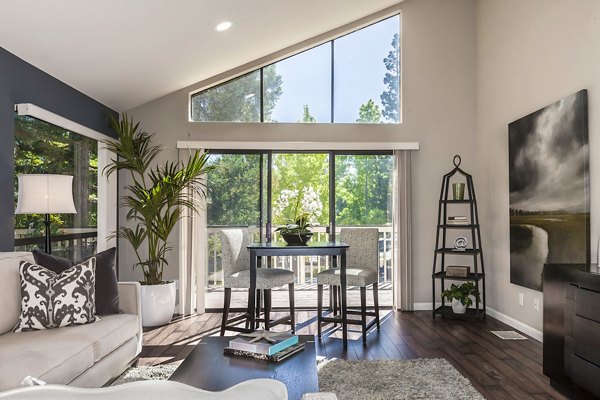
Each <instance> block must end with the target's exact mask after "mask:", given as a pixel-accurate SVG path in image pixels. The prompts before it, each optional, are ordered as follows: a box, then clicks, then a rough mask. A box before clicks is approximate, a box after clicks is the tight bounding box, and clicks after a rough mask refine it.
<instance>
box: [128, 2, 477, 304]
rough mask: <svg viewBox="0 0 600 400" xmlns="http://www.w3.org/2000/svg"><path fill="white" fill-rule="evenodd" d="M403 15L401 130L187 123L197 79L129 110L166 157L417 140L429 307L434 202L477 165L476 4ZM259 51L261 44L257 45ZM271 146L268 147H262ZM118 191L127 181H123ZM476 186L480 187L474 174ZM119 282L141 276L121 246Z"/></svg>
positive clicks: (418, 213)
mask: <svg viewBox="0 0 600 400" xmlns="http://www.w3.org/2000/svg"><path fill="white" fill-rule="evenodd" d="M398 9H400V10H401V11H402V67H403V71H402V79H403V81H402V82H403V87H402V96H403V123H402V124H400V125H381V126H370V125H353V124H352V125H350V124H345V125H342V124H336V125H332V124H306V125H303V124H247V123H190V122H188V114H187V113H188V111H187V110H188V94H189V92H190V91H192V90H194V89H197V88H200V87H203V86H206V85H207V84H209V83H210V82H207V81H205V82H199V83H198V84H196V85H193V86H190V87H188V88H185V89H182V90H180V91H178V92H175V93H172V94H170V95H167V96H165V97H162V98H160V99H157V100H155V101H152V102H150V103H147V104H145V105H142V106H140V107H137V108H135V109H133V110H129V111H128V113H129V114H130V115H132V116H133V117H134V118H135V119H136V120H139V121H141V125H142V127H143V128H144V129H145V130H147V131H149V132H159V134H158V135H157V137H156V138H157V140H159V141H160V142H162V143H163V144H164V145H165V146H166V147H167V150H166V151H165V152H164V155H163V157H162V159H163V160H165V159H167V158H170V159H176V158H177V151H176V149H175V146H176V141H177V140H236V141H242V142H243V141H248V140H252V141H266V142H268V141H270V140H293V139H295V138H298V137H301V138H302V139H303V140H311V141H365V142H370V141H374V142H381V141H418V142H420V145H421V150H419V151H418V152H416V154H415V155H414V157H413V171H414V176H413V183H414V198H413V205H414V206H413V207H414V218H413V224H414V227H413V234H414V237H413V246H414V249H413V251H414V258H413V260H414V270H415V271H414V281H415V282H414V285H415V286H414V287H415V290H414V293H415V301H416V302H431V267H432V261H433V248H434V240H435V227H436V217H437V215H436V214H437V201H438V196H439V189H440V184H441V178H442V175H443V174H444V173H446V172H448V171H449V170H450V169H451V168H452V157H453V155H454V154H456V153H458V154H461V155H462V156H463V165H464V168H465V169H466V170H468V171H473V170H474V169H475V166H476V160H475V118H474V115H475V76H476V71H475V47H476V43H475V33H476V32H475V29H476V26H475V9H476V8H475V2H474V0H453V1H440V0H437V1H436V0H407V1H405V2H403V3H401V4H399V6H398ZM256 45H257V46H260V43H257V44H256ZM265 147H268V146H265ZM121 178H122V179H121V180H120V184H121V186H123V185H124V184H125V183H126V177H124V176H122V177H121ZM475 179H476V180H475V184H476V185H477V184H479V182H478V179H477V177H476V178H475ZM173 239H174V240H177V237H176V234H175V235H174V238H173ZM119 251H120V257H119V264H120V265H119V268H120V273H121V275H120V276H121V279H123V280H126V279H134V278H135V279H138V278H139V276H140V274H139V273H134V272H132V270H131V267H130V265H132V264H133V258H132V252H131V251H130V249H129V248H128V246H127V244H126V243H123V242H121V243H120V246H119ZM177 259H178V257H177V254H176V252H173V254H172V257H170V260H171V262H170V266H169V268H168V269H167V271H166V277H167V278H176V276H177Z"/></svg>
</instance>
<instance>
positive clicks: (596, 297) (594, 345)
mask: <svg viewBox="0 0 600 400" xmlns="http://www.w3.org/2000/svg"><path fill="white" fill-rule="evenodd" d="M544 374H545V375H546V376H548V377H549V378H550V379H551V383H552V384H553V386H555V387H556V388H557V389H559V390H561V391H562V392H563V393H564V394H566V395H567V396H568V397H570V398H574V399H588V398H597V397H600V270H599V269H598V266H597V265H592V266H586V265H583V264H547V265H546V266H545V267H544Z"/></svg>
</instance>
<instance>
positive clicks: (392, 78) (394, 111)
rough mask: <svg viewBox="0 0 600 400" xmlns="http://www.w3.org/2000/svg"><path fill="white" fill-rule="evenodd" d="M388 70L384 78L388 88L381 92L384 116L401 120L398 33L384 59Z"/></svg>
mask: <svg viewBox="0 0 600 400" xmlns="http://www.w3.org/2000/svg"><path fill="white" fill-rule="evenodd" d="M383 63H384V64H385V68H386V69H387V72H386V74H385V76H384V78H383V83H384V84H385V85H386V87H387V89H386V90H385V91H384V92H383V93H382V94H381V104H382V105H383V111H382V113H383V117H384V118H385V119H387V120H388V121H390V122H399V121H400V116H399V110H400V91H399V86H400V47H399V35H398V34H397V33H396V34H395V35H394V38H393V39H392V50H390V52H389V53H388V55H387V57H385V58H384V59H383Z"/></svg>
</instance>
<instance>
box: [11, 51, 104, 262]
mask: <svg viewBox="0 0 600 400" xmlns="http://www.w3.org/2000/svg"><path fill="white" fill-rule="evenodd" d="M74 56H75V54H74ZM65 62H69V60H65ZM18 103H32V104H35V105H36V106H39V107H42V108H44V109H46V110H48V111H51V112H53V113H55V114H58V115H61V116H63V117H65V118H68V119H70V120H72V121H74V122H77V123H79V124H81V125H84V126H87V127H88V128H91V129H94V130H96V131H98V132H101V133H104V134H107V135H110V136H114V132H112V131H111V129H110V127H109V126H108V122H107V121H106V118H105V116H104V112H112V113H114V112H115V111H114V110H112V109H110V108H108V107H106V106H105V105H103V104H101V103H99V102H97V101H96V100H94V99H92V98H90V97H88V96H86V95H85V94H83V93H81V92H79V91H77V90H75V89H74V88H72V87H71V86H69V85H67V84H65V83H63V82H61V81H59V80H58V79H56V78H54V77H52V76H50V75H48V74H47V73H45V72H44V71H42V70H40V69H38V68H36V67H34V66H33V65H31V64H29V63H27V62H25V61H23V60H22V59H20V58H18V57H17V56H15V55H14V54H12V53H10V52H8V51H6V50H5V49H3V48H1V47H0V251H12V250H14V233H13V232H14V205H13V204H14V199H13V196H14V191H13V185H14V143H15V140H14V132H15V127H14V105H15V104H18Z"/></svg>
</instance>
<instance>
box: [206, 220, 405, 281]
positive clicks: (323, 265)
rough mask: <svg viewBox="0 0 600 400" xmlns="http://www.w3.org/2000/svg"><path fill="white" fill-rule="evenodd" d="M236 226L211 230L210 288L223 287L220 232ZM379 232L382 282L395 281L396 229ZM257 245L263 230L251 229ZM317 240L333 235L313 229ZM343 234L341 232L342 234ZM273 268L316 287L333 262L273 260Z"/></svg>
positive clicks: (308, 258)
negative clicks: (394, 244)
mask: <svg viewBox="0 0 600 400" xmlns="http://www.w3.org/2000/svg"><path fill="white" fill-rule="evenodd" d="M229 228H232V227H216V226H210V227H208V263H207V269H206V284H207V286H208V287H218V286H222V285H223V268H222V253H221V240H220V237H219V232H220V231H221V230H222V229H229ZM375 228H378V229H379V244H378V247H379V282H380V283H388V282H392V280H393V271H394V258H393V257H392V243H393V240H392V227H391V226H389V225H383V226H375ZM248 230H249V232H250V234H252V235H253V237H254V240H255V241H256V242H258V241H259V235H260V231H259V228H257V227H250V228H248ZM312 231H313V232H314V236H313V238H312V240H313V241H327V240H329V234H328V233H327V232H326V228H325V227H316V228H313V229H312ZM338 233H339V231H338ZM272 238H273V241H276V242H279V241H283V239H282V238H281V236H280V235H279V233H277V232H274V231H273V233H272ZM271 262H272V263H273V264H272V266H273V267H276V268H284V269H288V270H290V271H293V272H294V274H295V276H296V283H297V284H314V283H316V280H317V274H318V273H319V272H321V271H323V270H326V269H328V268H330V263H331V259H330V257H327V256H285V257H272V258H271Z"/></svg>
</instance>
